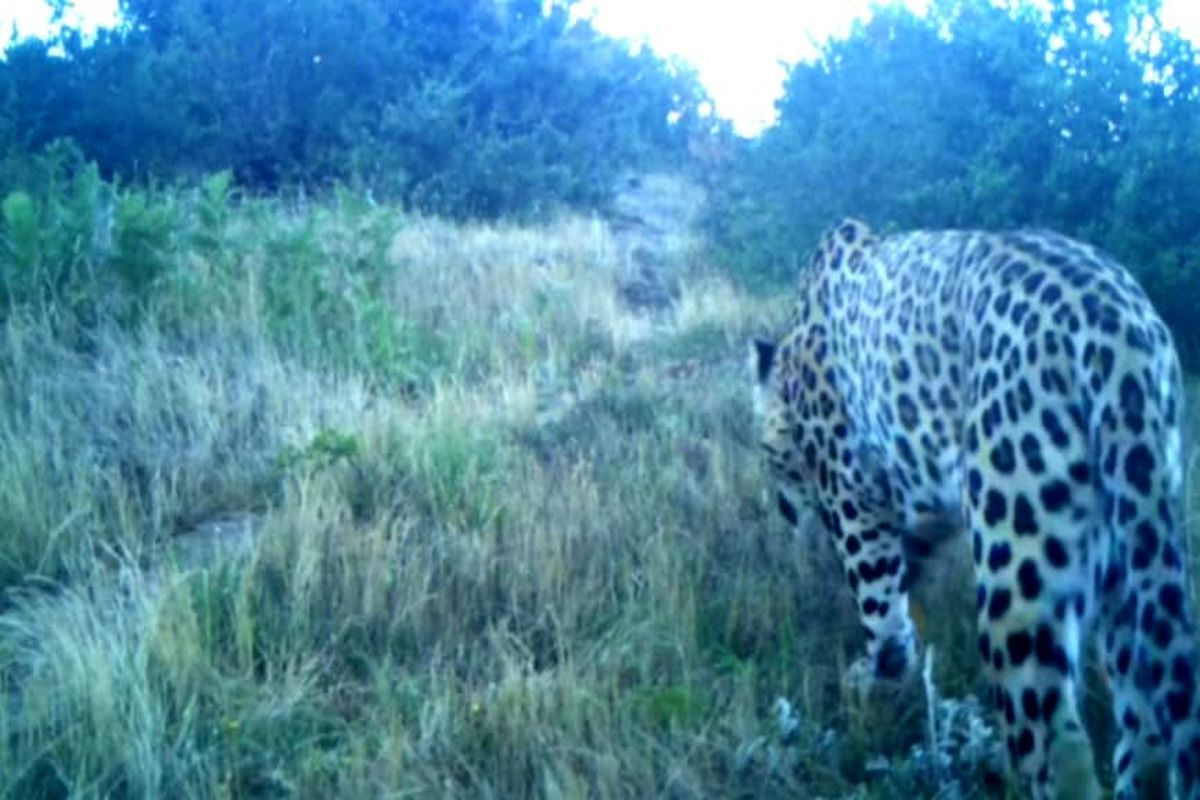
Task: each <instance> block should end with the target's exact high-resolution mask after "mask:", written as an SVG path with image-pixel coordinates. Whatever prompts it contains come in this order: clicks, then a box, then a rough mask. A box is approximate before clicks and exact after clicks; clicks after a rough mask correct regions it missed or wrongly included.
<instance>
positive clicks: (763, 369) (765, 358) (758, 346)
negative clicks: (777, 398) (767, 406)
mask: <svg viewBox="0 0 1200 800" xmlns="http://www.w3.org/2000/svg"><path fill="white" fill-rule="evenodd" d="M775 349H776V348H775V343H774V342H770V341H767V340H766V339H755V340H754V354H753V356H752V359H751V360H752V363H753V364H754V374H755V375H757V376H758V382H759V383H766V382H767V378H769V377H771V369H772V368H773V367H774V366H775Z"/></svg>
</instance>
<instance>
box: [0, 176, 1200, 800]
mask: <svg viewBox="0 0 1200 800" xmlns="http://www.w3.org/2000/svg"><path fill="white" fill-rule="evenodd" d="M218 189H219V187H218ZM219 194H220V192H219V191H218V192H217V195H219ZM163 202H165V200H164V201H163ZM170 207H171V212H170V217H169V219H168V220H167V222H166V223H163V224H164V225H165V224H169V226H170V230H169V235H167V234H163V232H162V231H161V230H160V234H162V235H157V234H154V235H148V236H147V237H145V239H146V241H149V242H150V245H149V248H150V249H149V250H147V251H146V252H148V253H149V254H150V255H145V254H143V256H144V259H149V261H147V262H146V263H150V262H151V261H152V263H153V265H154V269H153V270H152V271H150V274H151V275H152V280H151V281H148V282H147V283H146V285H145V286H142V287H141V288H140V289H139V291H140V294H138V295H137V297H138V302H137V303H136V304H132V305H130V304H122V303H118V302H115V301H113V302H108V301H105V302H101V303H98V304H95V305H96V307H95V308H91V310H90V311H87V309H85V311H87V313H90V314H91V315H92V321H91V322H90V323H89V324H88V325H86V326H80V325H77V324H74V323H72V322H71V319H74V317H71V318H67V317H66V315H65V314H63V313H59V311H56V309H59V310H61V308H62V307H63V306H62V305H61V303H65V302H68V301H67V300H62V301H58V300H56V301H55V302H51V303H49V304H47V305H45V306H42V307H40V310H36V311H31V310H26V311H23V312H19V313H18V312H14V313H10V314H9V315H8V316H7V318H6V319H5V321H4V322H3V324H2V326H0V348H3V352H4V353H5V354H6V357H5V358H4V359H3V360H2V361H0V393H2V394H0V443H2V445H0V446H2V449H3V453H4V458H2V459H0V526H2V528H0V529H2V530H3V538H2V539H0V587H2V588H4V589H5V590H6V593H5V594H4V595H3V600H0V609H2V611H0V692H2V696H0V700H3V702H2V703H0V794H3V795H5V796H11V797H22V798H35V797H67V796H74V797H94V796H113V797H248V796H255V797H262V796H267V797H334V796H341V797H409V796H417V797H443V796H444V797H455V796H458V797H525V796H540V797H582V796H587V797H648V796H656V797H671V798H693V797H695V798H699V797H734V796H745V797H750V796H754V797H759V796H808V797H818V796H824V797H847V796H854V797H894V796H898V794H899V793H900V792H903V793H905V795H906V796H909V797H921V796H932V795H933V794H934V793H935V792H936V790H937V785H938V779H939V778H947V777H948V776H949V773H947V772H945V771H944V770H943V766H945V765H939V764H937V763H936V762H935V761H932V760H930V759H929V758H924V759H922V758H920V757H910V756H911V755H912V751H911V747H912V746H913V745H915V744H920V743H921V741H922V737H923V735H924V733H923V732H924V730H925V708H924V706H923V705H922V704H921V703H920V702H912V703H904V704H897V706H896V708H894V709H893V712H894V714H893V718H890V719H887V720H884V719H882V718H881V717H880V716H879V715H878V712H877V711H872V712H867V711H863V710H859V709H857V707H856V706H855V705H854V704H852V703H848V702H847V698H843V697H842V696H841V691H840V688H839V686H840V684H839V677H838V676H839V674H840V672H841V670H842V669H843V668H844V666H845V663H846V662H847V661H848V660H849V659H850V658H852V657H854V655H856V654H857V648H858V646H859V632H858V626H857V623H856V621H855V617H854V614H853V610H852V608H851V604H850V602H849V599H848V598H847V597H846V596H845V592H844V591H843V589H842V582H841V579H840V575H839V572H838V570H837V568H836V566H835V565H834V562H833V561H832V556H831V554H830V553H829V551H828V549H827V548H825V547H824V543H823V541H822V540H821V539H820V538H819V537H818V536H816V535H813V536H808V537H805V536H797V535H795V534H793V533H792V532H791V531H789V530H787V529H786V527H785V526H784V525H783V524H782V522H781V521H780V520H779V519H778V518H777V515H776V514H775V513H774V511H773V499H772V497H771V496H770V494H769V493H768V492H767V491H766V490H765V489H766V485H767V484H766V482H765V478H764V475H763V472H762V470H761V467H760V464H759V459H758V457H757V453H756V452H755V449H754V447H753V444H752V434H751V431H750V425H749V423H750V420H749V405H748V397H749V395H748V392H747V390H746V386H747V376H746V374H745V373H744V368H743V359H744V355H745V342H746V339H747V337H749V336H750V335H752V334H753V333H755V332H758V331H760V330H762V329H764V327H765V326H766V325H769V324H772V323H773V322H774V321H776V320H778V319H780V318H781V316H782V314H783V313H784V312H785V310H786V304H787V298H785V297H781V298H777V299H776V300H773V301H764V300H762V299H752V298H750V297H748V296H745V295H743V294H741V293H739V292H738V291H736V290H735V289H734V288H732V287H731V285H730V284H729V283H727V282H726V281H724V280H723V279H722V278H721V277H720V276H719V274H718V273H717V272H716V271H715V270H713V269H711V268H709V267H707V266H706V265H705V264H704V263H703V262H702V260H701V259H700V258H699V257H698V256H697V250H696V249H695V247H694V243H692V242H690V241H688V240H687V239H686V238H677V239H672V240H670V241H669V242H667V244H666V246H665V250H664V251H663V253H661V254H660V260H661V261H662V264H661V266H663V267H664V268H668V267H669V268H670V269H671V270H672V274H673V275H675V276H677V294H678V300H677V302H676V303H675V305H674V307H673V308H672V309H671V310H669V311H662V312H657V313H656V314H654V315H646V314H643V313H639V312H634V311H632V310H630V309H628V308H627V307H626V306H625V305H623V304H622V302H621V299H620V297H621V295H620V292H618V291H617V285H618V284H619V282H620V280H621V276H622V274H623V272H624V271H625V270H626V269H627V267H628V264H627V261H628V260H629V258H630V250H629V248H628V247H627V246H626V245H624V244H622V243H621V242H619V241H618V240H617V239H615V238H614V237H613V236H612V234H611V233H610V232H609V230H608V228H607V227H606V226H605V225H603V224H601V223H599V222H597V221H592V220H583V219H566V220H563V221H561V222H559V223H557V224H555V225H552V226H550V227H547V228H539V229H522V228H508V227H492V226H471V227H451V226H449V225H447V224H444V223H441V222H437V221H433V220H425V219H416V218H412V217H406V216H404V215H402V214H400V213H399V212H398V211H396V210H395V209H391V208H386V207H374V206H369V205H366V204H362V203H357V202H355V201H353V200H352V199H351V198H348V197H345V198H342V200H341V201H340V202H336V203H330V204H326V205H320V206H315V207H305V208H299V209H297V208H294V207H284V206H282V205H280V204H278V203H274V202H259V201H255V202H249V201H247V202H246V203H244V204H241V205H233V204H229V203H228V202H227V201H226V200H225V199H223V198H220V197H218V198H217V200H214V199H213V197H212V196H207V197H206V196H204V195H203V194H202V193H201V194H199V195H197V196H194V197H185V196H179V197H174V196H172V198H171V199H170ZM131 213H132V212H131ZM149 229H150V230H151V232H152V233H153V231H154V230H156V229H155V228H153V226H150V228H149ZM156 236H157V238H156ZM130 252H133V251H130ZM138 252H141V251H138ZM139 263H140V262H139ZM133 274H142V273H139V272H137V271H136V270H135V271H134V273H133ZM123 291H125V292H126V293H128V292H129V291H130V289H129V286H128V285H126V286H125V288H124V289H123ZM72 307H73V308H76V307H77V306H72ZM79 313H84V312H79ZM1195 472H1196V471H1195V470H1193V473H1195ZM1191 487H1192V491H1191V493H1190V498H1191V501H1190V502H1191V509H1192V516H1193V517H1194V516H1195V514H1196V513H1197V512H1200V485H1197V482H1196V480H1195V478H1193V480H1192V483H1191ZM1192 527H1193V528H1196V527H1197V526H1196V525H1195V524H1194V525H1193V526H1192ZM956 575H957V573H955V572H953V571H950V572H948V573H947V575H946V577H945V578H944V580H942V581H941V582H940V585H939V586H937V587H936V588H935V589H934V590H931V591H930V592H928V593H927V595H928V596H927V597H926V598H925V599H924V601H925V604H926V608H927V609H928V617H929V619H930V622H929V623H928V624H927V628H928V630H929V633H930V637H931V638H932V639H933V640H934V641H935V642H937V646H938V653H939V655H938V659H937V661H936V662H935V664H934V667H935V677H936V683H937V685H938V687H939V688H940V690H941V691H942V692H943V693H944V694H946V695H949V696H955V697H962V696H965V695H966V694H967V693H968V692H970V691H972V690H974V689H975V688H977V687H976V686H975V672H974V666H973V659H974V655H973V646H972V640H973V639H972V635H971V633H970V631H971V627H972V620H971V619H970V618H969V615H968V614H966V613H964V612H963V609H964V608H969V607H970V606H969V603H970V600H969V599H968V600H967V601H966V603H964V602H963V597H964V596H965V597H969V595H970V593H969V591H968V590H967V589H966V587H965V585H964V584H963V582H962V581H961V580H959V579H958V578H957V577H956ZM964 592H965V594H964ZM779 697H784V698H787V700H788V701H789V702H790V704H791V706H792V708H793V714H794V716H793V717H791V718H789V719H787V720H785V721H784V724H783V725H782V726H781V724H780V719H779V717H778V713H777V708H776V705H775V702H776V699H777V698H779ZM1098 724H1102V720H1101V722H1100V723H1098ZM880 754H884V755H887V756H890V760H889V761H887V762H886V763H885V762H883V761H881V760H880V759H879V758H878V756H879V755H880ZM972 763H973V762H972ZM951 766H953V767H954V768H955V769H959V770H960V771H959V772H958V773H957V774H958V775H959V776H960V777H964V778H967V779H968V780H966V781H965V782H964V788H965V796H968V797H970V796H980V793H981V792H982V790H981V789H979V788H978V782H977V781H976V780H975V779H976V778H978V774H977V773H974V772H971V771H970V770H971V769H973V767H972V766H971V763H968V764H967V766H966V767H963V766H962V765H961V764H958V765H951ZM963 769H966V770H967V771H965V772H963V771H962V770H963Z"/></svg>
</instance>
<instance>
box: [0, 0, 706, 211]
mask: <svg viewBox="0 0 1200 800" xmlns="http://www.w3.org/2000/svg"><path fill="white" fill-rule="evenodd" d="M572 5H574V3H573V2H555V3H552V4H549V5H548V6H547V7H546V8H543V3H542V2H541V0H455V2H445V0H262V1H261V2H255V3H245V2H242V1H241V0H153V1H152V2H151V0H122V2H121V16H122V20H123V22H122V25H121V26H120V27H119V28H118V29H115V30H105V31H101V32H100V34H99V36H98V38H97V39H96V40H95V41H94V42H91V43H85V42H84V40H83V37H82V36H81V34H80V32H79V31H75V30H67V31H65V32H64V34H63V35H62V37H61V41H58V42H42V41H25V42H21V43H17V44H14V45H13V46H11V47H10V48H9V50H8V58H7V61H6V62H4V63H0V146H7V147H9V148H10V149H11V148H13V147H20V148H21V149H22V150H24V151H35V150H37V149H39V148H41V147H43V146H45V145H46V144H48V143H49V142H51V141H54V140H55V139H59V138H70V139H73V140H74V141H76V142H77V143H78V144H79V146H80V147H81V148H82V149H83V151H84V153H85V154H86V156H87V157H89V158H91V159H94V160H95V161H96V162H97V163H98V164H99V166H100V168H101V171H102V173H103V174H104V175H107V176H119V177H121V178H123V179H127V180H144V179H147V178H150V177H153V178H155V179H158V180H163V179H172V178H175V177H185V178H197V177H200V176H203V175H205V174H210V173H213V172H216V171H219V170H223V169H230V170H232V172H233V174H234V176H235V178H236V180H237V181H238V183H239V184H241V185H242V186H243V187H246V188H250V189H252V190H263V191H272V190H276V189H278V188H280V187H287V186H304V187H309V188H313V187H322V186H329V185H331V184H334V183H343V182H360V183H362V184H365V185H366V186H367V187H368V188H371V189H372V190H373V191H375V192H376V193H378V194H386V195H388V196H391V197H396V198H399V199H401V200H403V201H405V202H408V203H410V204H412V205H414V206H417V207H420V208H422V209H424V210H428V211H431V212H437V213H442V214H448V215H452V216H498V215H503V214H514V213H515V214H520V213H527V212H531V211H533V212H536V211H539V210H542V209H543V208H545V207H550V206H558V205H564V204H565V205H571V204H574V205H586V204H590V203H595V202H597V201H598V200H600V199H601V198H602V196H603V193H604V192H605V191H606V190H607V188H608V186H609V185H610V184H611V183H612V179H613V177H614V176H615V174H616V173H618V172H619V171H621V170H624V169H630V168H635V167H638V166H643V165H645V164H647V163H656V162H661V161H670V160H672V159H676V160H677V159H678V157H679V154H680V153H682V152H683V145H684V143H685V141H686V130H687V129H688V127H689V125H690V124H691V122H692V120H694V119H695V118H696V116H697V114H698V110H699V108H700V104H701V103H702V102H703V100H704V94H703V92H702V90H701V89H700V86H699V83H698V82H697V81H696V79H695V77H694V75H693V74H692V73H691V72H690V71H689V70H688V69H687V68H685V67H684V66H682V65H680V64H677V63H670V62H668V61H666V60H664V59H662V58H660V57H658V56H657V55H656V54H654V53H653V52H652V51H650V50H648V49H642V50H640V51H638V52H636V53H635V52H632V51H631V49H630V48H629V47H628V46H627V44H626V43H624V42H621V41H616V40H613V39H610V38H607V37H605V36H602V35H601V34H599V33H598V32H597V31H595V30H594V29H593V28H592V27H591V26H590V25H589V24H587V23H586V22H575V21H572V17H571V7H572ZM59 7H60V10H61V7H62V2H61V0H60V2H59ZM57 50H61V55H60V54H58V53H57V52H56V51H57Z"/></svg>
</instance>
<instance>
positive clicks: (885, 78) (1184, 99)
mask: <svg viewBox="0 0 1200 800" xmlns="http://www.w3.org/2000/svg"><path fill="white" fill-rule="evenodd" d="M1147 78H1149V80H1147ZM778 111H779V119H778V123H777V124H776V125H775V126H774V127H773V128H771V129H770V130H768V131H767V132H766V133H765V134H764V135H763V136H762V137H760V139H758V140H756V141H752V142H747V143H743V148H742V151H741V152H740V153H739V155H740V158H738V159H736V160H735V161H734V162H733V163H732V166H731V167H729V168H728V169H726V170H725V171H724V172H722V173H721V174H720V175H719V176H717V179H716V180H714V181H713V188H714V193H715V195H716V196H717V198H718V202H717V203H716V204H715V206H714V209H713V213H712V215H711V217H710V220H709V226H710V230H711V231H712V233H713V234H714V237H715V238H716V239H717V240H718V242H719V243H720V244H721V246H722V248H723V251H724V253H725V256H726V257H727V258H728V259H729V261H730V262H731V263H733V264H735V265H737V267H738V268H739V270H740V271H741V272H742V274H743V275H744V276H746V277H747V278H748V279H751V280H754V281H760V282H765V283H766V284H767V285H774V284H776V283H777V282H778V280H782V279H790V278H791V277H792V276H793V275H794V270H795V265H796V261H797V259H799V258H803V256H804V255H805V254H806V253H807V252H808V251H809V250H810V248H811V247H812V243H813V241H814V239H815V237H816V236H817V235H818V233H819V231H820V230H821V229H822V228H824V227H826V226H828V225H830V224H831V223H832V221H834V220H836V219H837V218H839V217H841V216H843V215H853V216H858V217H861V218H863V219H865V220H867V221H868V222H870V223H871V224H872V225H873V226H875V227H877V228H880V229H885V230H886V229H894V228H910V227H938V226H964V227H993V228H997V227H1000V228H1002V227H1013V226H1026V225H1030V226H1038V227H1051V228H1056V229H1059V230H1062V231H1064V232H1066V233H1068V234H1073V235H1076V236H1079V237H1081V238H1084V239H1086V240H1089V241H1092V242H1094V243H1096V244H1098V245H1100V246H1102V247H1104V248H1106V249H1107V250H1109V251H1110V252H1112V253H1113V254H1115V255H1116V256H1117V257H1119V258H1120V259H1121V260H1123V261H1124V262H1125V263H1127V264H1129V265H1130V267H1131V268H1132V269H1134V270H1135V271H1136V272H1137V274H1138V277H1139V278H1140V279H1141V280H1142V281H1143V283H1145V284H1146V286H1147V288H1148V290H1149V291H1150V293H1151V294H1152V295H1153V298H1154V300H1155V302H1156V304H1157V305H1158V306H1159V308H1160V310H1161V311H1162V313H1163V314H1164V316H1166V317H1167V318H1168V320H1169V322H1171V324H1172V325H1173V327H1174V328H1175V330H1176V332H1177V333H1178V334H1179V335H1180V338H1181V339H1183V340H1184V345H1185V347H1186V348H1187V349H1188V350H1190V352H1191V353H1192V355H1196V354H1197V352H1200V328H1198V327H1197V326H1196V325H1195V324H1194V322H1193V315H1194V313H1195V309H1196V308H1198V307H1200V68H1198V67H1197V51H1196V50H1195V48H1194V47H1193V45H1192V44H1191V43H1190V42H1189V41H1187V40H1185V39H1182V38H1181V37H1180V36H1178V35H1177V34H1175V33H1173V32H1172V31H1169V30H1165V29H1163V28H1162V27H1161V26H1160V24H1159V23H1158V17H1157V3H1151V2H1125V1H1124V0H1123V1H1122V2H1105V1H1104V0H1086V1H1083V0H1081V1H1080V2H1075V3H1073V4H1067V3H1061V2H1059V3H1053V4H1052V11H1051V12H1049V13H1047V14H1045V15H1043V14H1042V13H1041V12H1038V11H1035V10H1033V9H1031V8H1029V7H1028V6H1027V5H1026V4H1015V5H1014V7H1012V8H1001V7H997V6H996V5H993V4H990V3H974V2H970V3H963V2H953V1H952V0H945V1H944V2H935V3H934V4H933V6H932V8H931V9H930V11H929V13H928V15H927V16H923V17H921V16H916V15H914V14H912V13H910V12H908V11H905V10H901V9H895V8H892V9H885V10H882V11H880V12H879V13H877V14H876V15H875V16H874V17H873V18H872V19H871V21H870V22H867V23H865V24H862V25H860V26H858V27H857V28H856V29H855V30H854V32H853V33H852V35H851V36H850V37H849V38H847V39H845V40H842V41H834V42H831V43H829V44H828V45H827V46H826V48H825V49H824V52H823V54H822V57H821V58H820V59H819V60H818V61H816V62H812V63H808V62H806V63H800V64H797V65H795V66H794V67H793V68H792V69H791V71H790V74H789V76H788V80H787V84H786V94H785V96H784V97H783V98H782V99H781V100H780V101H779V103H778Z"/></svg>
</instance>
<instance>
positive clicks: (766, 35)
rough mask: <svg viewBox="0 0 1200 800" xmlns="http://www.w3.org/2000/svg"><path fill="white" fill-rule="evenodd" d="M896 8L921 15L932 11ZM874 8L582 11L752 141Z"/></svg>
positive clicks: (688, 0) (1187, 15) (94, 14)
mask: <svg viewBox="0 0 1200 800" xmlns="http://www.w3.org/2000/svg"><path fill="white" fill-rule="evenodd" d="M250 1H252V0H250ZM897 1H903V2H907V4H908V5H910V6H913V7H915V8H917V9H922V8H924V7H925V6H926V5H927V0H897ZM980 1H981V2H982V1H983V0H980ZM116 5H117V4H116V0H75V7H76V13H77V14H78V16H79V17H80V18H82V19H84V20H86V21H87V22H89V23H93V24H112V22H113V21H114V20H115V18H116ZM871 5H872V3H871V0H841V1H840V2H830V0H708V1H707V2H703V0H583V2H582V4H581V6H580V9H579V10H580V11H581V12H582V13H583V14H585V15H591V16H592V17H593V20H594V21H595V24H596V26H597V27H598V28H599V29H600V30H602V31H604V32H605V33H608V34H611V35H615V36H621V37H624V38H629V39H632V40H635V41H640V40H646V41H648V42H649V43H650V45H651V46H652V47H653V48H654V49H655V50H656V51H658V52H660V53H663V54H673V55H678V56H682V57H683V58H685V59H687V60H688V61H690V62H691V63H692V64H694V65H695V66H696V68H697V70H698V71H699V73H700V79H701V80H702V81H703V82H704V85H705V86H706V87H707V88H708V91H709V93H710V94H711V95H712V97H713V99H714V100H715V101H716V104H717V108H718V110H719V111H720V113H721V114H722V115H723V116H726V117H729V118H731V119H733V121H734V123H735V125H736V126H737V127H738V129H739V130H740V131H741V132H743V133H747V134H752V133H755V132H756V131H758V130H759V129H760V128H761V127H762V126H763V125H765V124H767V123H769V122H770V121H771V119H772V118H773V115H774V102H775V98H776V96H778V94H779V92H780V90H781V88H782V82H783V76H784V72H783V69H782V68H781V67H780V66H779V62H780V61H787V62H794V61H797V60H799V59H801V58H805V57H807V56H810V55H812V54H813V52H814V43H815V42H819V41H821V40H823V39H826V38H828V37H829V36H830V35H835V34H836V35H844V34H845V33H846V32H848V31H849V29H850V25H851V22H852V21H853V20H854V19H856V18H863V17H866V16H867V15H868V14H869V13H870V7H871ZM47 17H48V12H47V6H46V4H45V3H44V2H43V0H0V30H3V31H4V32H5V34H7V32H8V31H9V30H10V29H11V26H12V24H13V22H14V21H16V22H17V24H18V25H19V26H20V28H21V31H22V32H23V33H30V34H39V33H44V32H45V31H46V30H47V26H48V19H47ZM1163 17H1164V21H1165V22H1166V23H1167V24H1168V25H1171V26H1175V27H1179V28H1181V29H1182V30H1183V31H1184V32H1185V33H1187V34H1189V35H1190V36H1192V37H1194V38H1200V0H1164V2H1163Z"/></svg>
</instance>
